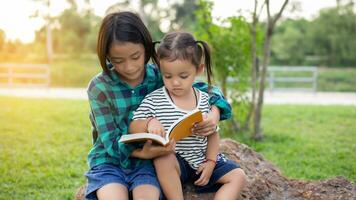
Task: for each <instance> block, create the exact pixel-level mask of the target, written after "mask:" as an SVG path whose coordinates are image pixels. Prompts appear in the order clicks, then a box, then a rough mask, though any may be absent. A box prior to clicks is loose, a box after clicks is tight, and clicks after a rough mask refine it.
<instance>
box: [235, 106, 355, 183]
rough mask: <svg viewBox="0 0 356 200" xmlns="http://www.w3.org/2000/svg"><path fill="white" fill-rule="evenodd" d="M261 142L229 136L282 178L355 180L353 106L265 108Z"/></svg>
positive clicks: (243, 137) (248, 137) (242, 136)
mask: <svg viewBox="0 0 356 200" xmlns="http://www.w3.org/2000/svg"><path fill="white" fill-rule="evenodd" d="M263 114H264V115H263V132H264V136H265V138H264V140H263V142H255V141H253V140H252V139H250V135H248V134H238V135H233V136H231V134H230V135H229V136H230V137H233V138H234V139H236V140H237V141H240V142H242V143H245V144H247V145H249V146H250V147H252V148H253V149H255V150H256V151H258V152H260V153H262V154H263V155H264V156H265V158H266V159H267V160H269V161H271V162H272V163H274V164H275V165H277V166H278V167H279V168H280V169H281V171H282V173H283V174H284V175H285V176H288V177H292V178H298V179H315V180H317V179H326V178H331V177H334V176H339V175H340V176H345V177H347V178H348V179H350V180H352V181H353V182H355V181H356V154H355V151H356V107H352V106H291V105H273V106H272V105H268V106H265V108H264V113H263Z"/></svg>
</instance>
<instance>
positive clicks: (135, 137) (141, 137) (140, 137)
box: [119, 133, 169, 145]
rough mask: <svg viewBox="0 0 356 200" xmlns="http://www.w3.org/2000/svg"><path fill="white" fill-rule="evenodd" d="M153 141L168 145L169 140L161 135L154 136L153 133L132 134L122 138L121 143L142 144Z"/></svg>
mask: <svg viewBox="0 0 356 200" xmlns="http://www.w3.org/2000/svg"><path fill="white" fill-rule="evenodd" d="M146 140H152V141H154V142H157V143H159V144H162V145H166V144H168V142H169V140H166V139H165V138H163V137H162V136H160V135H157V134H153V133H132V134H127V135H123V136H121V138H120V140H119V142H123V143H128V142H140V141H143V142H144V141H146Z"/></svg>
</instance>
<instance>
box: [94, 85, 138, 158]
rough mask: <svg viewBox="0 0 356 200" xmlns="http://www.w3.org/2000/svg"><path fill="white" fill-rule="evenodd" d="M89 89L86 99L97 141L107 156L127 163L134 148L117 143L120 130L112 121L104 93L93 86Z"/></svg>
mask: <svg viewBox="0 0 356 200" xmlns="http://www.w3.org/2000/svg"><path fill="white" fill-rule="evenodd" d="M91 84H93V83H91ZM89 88H90V89H88V98H89V104H90V108H91V110H92V116H93V123H94V124H95V128H96V130H97V133H98V137H97V140H99V141H100V142H101V143H102V144H103V146H104V148H105V149H106V152H107V153H108V154H109V156H111V157H114V158H116V159H118V160H120V162H121V163H123V164H125V163H129V162H130V161H129V157H130V155H131V153H132V151H133V150H134V149H135V147H134V146H133V145H131V144H128V145H125V144H123V143H121V142H119V139H120V137H118V136H120V135H121V133H120V132H119V131H120V129H119V127H117V125H116V123H115V121H114V117H113V115H112V111H111V109H112V108H111V107H110V105H109V102H108V97H107V95H106V94H105V92H104V91H101V90H100V89H99V88H98V87H96V86H95V85H94V86H92V87H90V86H89ZM119 114H120V113H119ZM121 131H122V130H121Z"/></svg>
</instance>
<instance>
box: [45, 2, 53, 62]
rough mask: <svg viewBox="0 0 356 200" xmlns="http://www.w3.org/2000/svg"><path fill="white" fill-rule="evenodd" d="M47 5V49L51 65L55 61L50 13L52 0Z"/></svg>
mask: <svg viewBox="0 0 356 200" xmlns="http://www.w3.org/2000/svg"><path fill="white" fill-rule="evenodd" d="M46 4H47V9H48V13H47V16H46V18H47V19H46V21H47V24H46V49H47V59H48V62H49V63H51V62H52V60H53V45H52V29H51V18H50V15H49V12H50V6H51V5H50V0H47V2H46Z"/></svg>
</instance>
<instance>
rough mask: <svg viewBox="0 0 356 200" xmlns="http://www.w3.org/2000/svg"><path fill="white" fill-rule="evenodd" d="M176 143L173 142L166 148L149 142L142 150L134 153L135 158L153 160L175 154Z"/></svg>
mask: <svg viewBox="0 0 356 200" xmlns="http://www.w3.org/2000/svg"><path fill="white" fill-rule="evenodd" d="M175 146H176V142H175V141H174V140H171V141H170V142H169V143H168V144H167V145H166V146H162V145H154V144H152V140H147V142H146V143H145V144H144V145H143V147H142V149H136V150H134V151H133V152H132V154H131V155H132V156H133V157H137V158H141V159H153V158H156V157H159V156H163V155H166V154H169V153H173V152H174V148H175Z"/></svg>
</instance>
